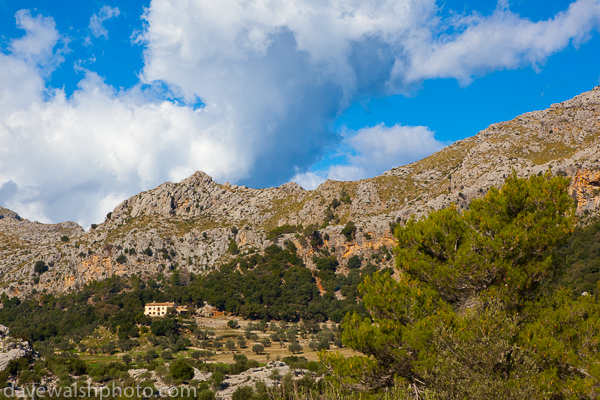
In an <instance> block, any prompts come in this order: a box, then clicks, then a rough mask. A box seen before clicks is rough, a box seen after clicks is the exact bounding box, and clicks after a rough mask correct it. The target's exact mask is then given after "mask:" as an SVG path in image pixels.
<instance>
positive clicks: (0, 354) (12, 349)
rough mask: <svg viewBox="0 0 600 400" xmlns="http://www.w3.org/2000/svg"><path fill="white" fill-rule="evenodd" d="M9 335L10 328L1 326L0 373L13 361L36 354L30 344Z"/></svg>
mask: <svg viewBox="0 0 600 400" xmlns="http://www.w3.org/2000/svg"><path fill="white" fill-rule="evenodd" d="M9 333H10V330H9V329H8V327H6V326H4V325H0V371H4V370H5V369H6V366H7V365H8V363H9V362H10V361H11V360H15V359H17V358H21V357H25V356H28V355H32V354H34V351H33V348H32V347H31V345H30V344H29V342H26V341H24V340H21V339H15V338H12V337H10V336H9Z"/></svg>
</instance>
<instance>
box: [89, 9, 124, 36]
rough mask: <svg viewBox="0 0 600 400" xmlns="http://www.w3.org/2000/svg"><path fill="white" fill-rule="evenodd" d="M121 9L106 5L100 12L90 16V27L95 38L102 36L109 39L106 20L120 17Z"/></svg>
mask: <svg viewBox="0 0 600 400" xmlns="http://www.w3.org/2000/svg"><path fill="white" fill-rule="evenodd" d="M119 14H121V11H120V10H119V8H118V7H111V6H104V7H102V8H101V9H100V12H99V13H98V14H94V15H92V17H91V18H90V26H89V29H90V31H91V32H92V35H93V36H94V37H95V38H99V37H100V36H102V37H104V39H108V30H107V29H106V28H105V27H104V21H108V20H109V19H111V18H114V17H118V16H119Z"/></svg>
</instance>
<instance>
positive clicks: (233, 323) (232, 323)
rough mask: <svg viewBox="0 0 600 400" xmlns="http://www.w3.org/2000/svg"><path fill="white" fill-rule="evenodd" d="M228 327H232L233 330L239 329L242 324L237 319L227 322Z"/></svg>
mask: <svg viewBox="0 0 600 400" xmlns="http://www.w3.org/2000/svg"><path fill="white" fill-rule="evenodd" d="M227 326H228V327H230V328H231V329H237V328H239V327H240V324H239V322H238V321H237V320H236V319H232V320H230V321H228V322H227Z"/></svg>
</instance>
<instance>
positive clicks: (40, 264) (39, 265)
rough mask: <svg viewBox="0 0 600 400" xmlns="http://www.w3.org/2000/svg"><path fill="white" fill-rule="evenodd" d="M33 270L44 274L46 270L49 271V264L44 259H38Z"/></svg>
mask: <svg viewBox="0 0 600 400" xmlns="http://www.w3.org/2000/svg"><path fill="white" fill-rule="evenodd" d="M33 271H34V272H35V273H37V274H40V275H41V274H43V273H44V272H46V271H48V266H47V265H46V263H45V262H43V261H37V262H36V263H35V266H34V267H33Z"/></svg>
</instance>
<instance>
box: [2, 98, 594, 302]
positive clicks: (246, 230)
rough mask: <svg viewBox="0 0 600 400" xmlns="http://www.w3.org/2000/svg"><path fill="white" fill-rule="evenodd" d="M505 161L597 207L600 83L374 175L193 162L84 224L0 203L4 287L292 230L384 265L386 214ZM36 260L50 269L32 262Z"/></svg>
mask: <svg viewBox="0 0 600 400" xmlns="http://www.w3.org/2000/svg"><path fill="white" fill-rule="evenodd" d="M512 170H515V171H516V172H517V174H518V175H519V176H528V175H531V174H538V173H544V172H546V171H550V172H552V173H553V174H560V175H564V176H570V177H573V181H572V182H573V183H572V186H571V194H572V195H573V197H574V198H576V199H577V204H578V212H579V213H582V214H584V213H589V212H593V211H594V210H596V208H597V207H598V205H599V204H600V172H599V171H600V87H597V88H595V89H593V90H592V91H590V92H586V93H583V94H581V95H579V96H577V97H575V98H573V99H571V100H568V101H565V102H562V103H559V104H554V105H552V106H551V107H550V108H549V109H547V110H543V111H535V112H531V113H527V114H523V115H521V116H519V117H517V118H515V119H513V120H511V121H506V122H501V123H497V124H493V125H491V126H490V127H488V128H487V129H485V130H483V131H481V132H479V133H478V134H477V135H475V136H473V137H470V138H467V139H464V140H461V141H458V142H456V143H454V144H452V145H450V146H448V147H446V148H444V149H442V150H441V151H439V152H437V153H435V154H433V155H431V156H429V157H427V158H425V159H423V160H420V161H417V162H415V163H412V164H409V165H406V166H402V167H398V168H394V169H392V170H390V171H387V172H385V173H383V174H382V175H380V176H377V177H374V178H371V179H364V180H360V181H356V182H339V181H326V182H324V183H323V184H322V185H320V186H319V187H318V188H317V189H315V190H313V191H309V190H304V189H302V188H301V187H300V186H298V185H297V184H295V183H287V184H285V185H282V186H279V187H277V188H268V189H251V188H247V187H244V186H237V185H231V184H228V183H225V184H219V183H217V182H215V181H213V180H212V178H211V177H209V176H208V175H206V174H205V173H202V172H196V173H195V174H193V175H192V176H190V177H189V178H187V179H185V180H183V181H181V182H179V183H171V182H168V183H164V184H162V185H160V186H159V187H157V188H156V189H153V190H149V191H147V192H143V193H140V194H138V195H135V196H132V197H131V198H129V199H127V200H125V201H123V202H122V203H121V204H120V205H119V206H117V207H116V208H115V210H114V211H113V212H111V213H109V214H108V215H107V218H106V220H105V221H104V222H103V223H101V224H99V225H97V226H95V227H94V228H93V229H92V230H90V231H89V232H85V231H84V230H83V229H82V228H81V227H80V226H78V225H77V224H75V223H72V222H65V223H61V224H51V225H46V224H40V223H37V222H31V221H27V220H24V219H22V218H20V217H19V216H18V215H17V214H16V213H14V212H12V211H10V210H7V209H4V208H1V207H0V273H1V276H0V291H1V292H3V293H7V294H9V295H10V296H26V295H28V294H31V293H40V292H52V293H57V292H64V291H66V290H71V289H76V288H78V287H81V285H83V284H85V283H86V282H88V281H91V280H101V279H104V278H106V277H109V276H111V275H113V274H118V275H131V274H133V273H137V274H141V275H149V274H156V273H163V274H169V273H170V272H171V271H173V270H174V269H178V268H179V269H182V268H185V269H188V270H189V271H191V272H194V273H203V272H204V271H207V270H210V269H212V268H214V267H215V266H218V265H219V263H221V262H223V261H226V260H227V259H229V258H230V257H232V256H233V255H234V253H237V252H241V253H242V254H245V253H248V252H253V251H261V250H263V249H264V248H266V247H267V246H269V245H271V244H278V245H280V246H283V245H284V243H285V241H288V240H289V241H291V242H292V243H294V244H295V246H296V247H297V248H298V252H299V254H300V255H301V256H302V257H303V258H304V261H305V263H306V264H307V266H308V267H309V268H314V265H313V261H312V256H313V255H314V254H315V252H316V251H317V252H318V251H322V250H323V249H325V253H326V254H334V255H335V256H336V257H337V259H338V260H340V264H341V267H342V270H343V268H344V266H345V264H346V263H347V260H348V259H349V258H350V257H352V256H353V255H359V256H361V257H365V258H369V259H370V258H379V259H382V263H381V265H382V266H385V265H392V262H393V261H392V259H391V257H382V255H384V254H389V250H391V249H392V247H393V237H392V234H391V230H390V226H393V225H394V224H395V223H401V222H402V221H404V220H406V219H407V218H409V217H410V216H411V215H416V216H417V217H418V216H421V215H424V214H426V213H427V212H429V211H430V210H433V209H439V208H442V207H445V206H447V205H449V204H451V203H455V204H457V205H458V206H460V207H463V208H464V207H466V206H467V205H468V202H469V201H470V200H471V199H472V198H475V197H478V196H481V195H483V194H484V193H485V192H486V191H487V189H489V187H491V186H493V185H496V186H498V185H501V184H502V182H503V181H504V179H505V177H506V176H507V175H508V174H510V173H511V171H512ZM349 222H353V223H354V225H355V228H354V229H352V224H348V223H349ZM347 224H348V225H347ZM299 225H302V227H299ZM345 227H348V229H346V230H345V232H344V228H345ZM307 228H308V229H307ZM315 231H316V232H317V233H316V234H315V233H314V232H315ZM348 232H349V233H348ZM40 262H42V263H43V264H44V265H46V266H47V269H48V270H47V271H45V272H39V271H41V269H39V270H38V272H36V263H38V265H39V263H40ZM42 269H43V268H42Z"/></svg>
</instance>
